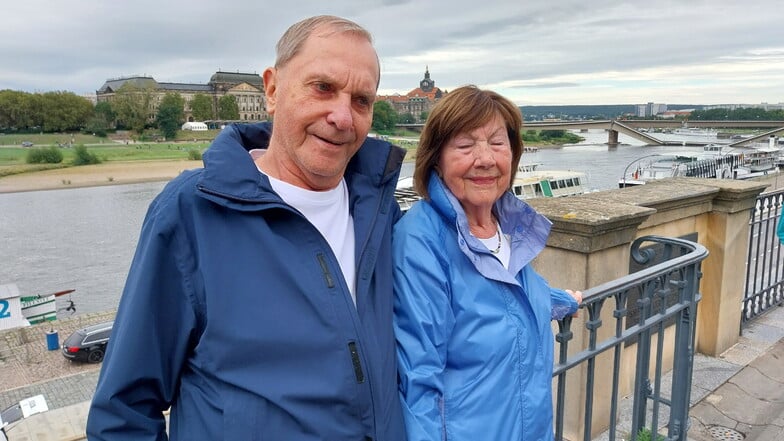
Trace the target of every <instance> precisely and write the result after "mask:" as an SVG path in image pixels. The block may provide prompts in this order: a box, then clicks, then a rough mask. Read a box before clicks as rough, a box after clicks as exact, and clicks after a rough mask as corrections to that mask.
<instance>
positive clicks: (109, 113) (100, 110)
mask: <svg viewBox="0 0 784 441" xmlns="http://www.w3.org/2000/svg"><path fill="white" fill-rule="evenodd" d="M93 114H94V115H95V116H100V117H101V118H103V120H104V121H107V122H108V123H109V124H113V123H114V120H115V119H116V118H117V114H116V113H115V112H114V109H113V108H112V103H110V102H109V101H101V102H100V103H98V104H96V105H95V108H93Z"/></svg>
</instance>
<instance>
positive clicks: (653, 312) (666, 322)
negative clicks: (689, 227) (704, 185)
mask: <svg viewBox="0 0 784 441" xmlns="http://www.w3.org/2000/svg"><path fill="white" fill-rule="evenodd" d="M643 244H649V246H646V247H644V248H642V245H643ZM707 256H708V250H707V249H706V248H705V247H703V246H702V245H700V244H697V243H694V242H690V241H687V240H683V239H674V238H665V237H659V236H645V237H641V238H639V239H637V240H635V241H634V242H633V243H632V245H631V257H632V258H633V259H634V261H635V262H637V263H639V264H641V265H650V266H647V267H645V268H644V269H642V270H640V271H637V272H635V273H632V274H629V275H627V276H624V277H621V278H619V279H616V280H613V281H611V282H608V283H605V284H602V285H599V286H597V287H594V288H591V289H588V290H586V291H584V293H583V295H584V300H583V304H582V306H581V311H580V314H581V315H584V322H585V324H584V329H580V330H576V331H578V332H584V333H585V334H584V335H585V336H586V337H587V338H586V341H587V344H585V345H584V346H585V347H584V348H583V347H581V348H579V349H578V351H577V352H576V353H573V354H571V355H569V352H570V351H569V349H570V348H569V343H570V341H571V340H572V339H573V338H574V333H573V331H572V329H571V325H572V320H573V319H572V318H571V317H567V318H565V319H563V320H561V321H559V322H558V327H559V328H558V329H559V332H558V333H557V334H556V342H557V344H558V346H557V351H558V355H557V361H556V364H555V366H554V369H553V377H554V378H556V386H555V387H556V403H555V415H554V419H555V421H554V423H555V439H556V440H562V439H564V438H563V437H564V424H565V409H566V404H567V402H566V400H567V394H566V391H567V373H568V372H570V371H572V372H575V371H577V370H578V369H579V370H580V373H581V374H582V375H579V376H577V377H578V378H585V383H584V384H574V385H571V388H570V391H571V390H572V389H581V388H584V389H583V390H584V402H583V403H580V404H581V406H582V407H583V409H584V410H582V412H584V414H583V417H584V421H583V423H582V424H583V427H582V432H583V439H584V440H586V441H587V440H590V439H591V434H592V424H593V422H592V419H593V410H594V406H596V405H597V403H596V402H595V400H594V395H595V392H596V391H595V390H594V388H595V378H596V377H597V375H596V374H597V373H596V369H597V366H596V363H597V357H599V356H600V355H601V354H603V353H607V357H609V356H610V354H611V355H612V363H613V369H612V383H611V389H612V392H611V398H610V400H611V402H610V403H609V406H610V412H609V418H610V420H609V428H608V436H609V439H610V441H613V440H615V439H616V436H617V432H618V423H619V421H618V414H619V401H620V399H621V398H623V397H620V396H619V395H620V393H621V392H620V386H621V385H620V380H621V370H622V365H621V359H622V358H621V356H622V352H623V351H624V350H630V349H631V348H633V347H632V346H629V347H627V348H626V349H624V348H625V346H626V344H627V343H628V342H630V341H636V350H637V355H636V363H635V366H634V372H633V373H630V374H629V375H633V390H632V396H631V399H632V408H631V421H630V422H627V423H630V429H629V433H626V434H624V437H626V436H628V437H630V438H631V439H632V440H636V439H637V438H638V436H639V435H640V434H641V433H643V432H649V434H650V435H651V436H650V438H649V439H654V440H657V439H666V440H671V441H675V440H679V441H684V440H686V439H687V438H686V432H687V431H688V412H689V399H690V396H691V375H692V365H693V361H694V339H695V325H696V320H697V302H698V301H699V299H700V295H699V293H698V289H699V279H700V277H701V276H702V274H701V272H700V264H701V262H702V260H704V259H705V258H706V257H707ZM655 262H659V263H655ZM654 263H655V264H654ZM635 299H636V300H635ZM606 304H607V305H608V306H609V307H612V308H614V309H613V310H612V318H613V321H614V323H613V325H614V330H612V331H609V330H608V331H607V332H604V334H608V333H609V334H612V335H611V336H610V337H609V338H605V339H602V340H600V338H599V330H600V329H601V327H602V325H603V323H602V316H601V311H602V308H603V307H605V305H606ZM632 308H639V315H638V316H639V318H638V319H636V323H634V324H630V323H626V322H627V320H629V318H628V315H629V311H630V309H632ZM668 326H674V327H675V329H674V333H672V332H669V330H668V332H667V335H669V336H672V335H674V338H672V337H671V338H670V340H672V341H668V342H667V343H666V345H667V349H669V348H672V349H673V351H674V354H673V357H674V358H673V365H672V371H671V377H672V384H671V387H670V388H669V390H663V389H666V388H664V387H663V386H662V377H663V372H664V371H665V370H666V369H667V367H666V366H664V363H663V353H664V350H665V339H666V337H665V328H667V327H668ZM652 348H655V359H654V360H653V362H654V365H653V371H651V362H652V360H651V356H652V354H651V352H652ZM572 352H575V351H574V349H573V350H572ZM649 372H653V379H651V378H649V377H650V376H649ZM570 402H571V399H570ZM649 403H652V407H651V408H650V410H649V408H648V406H649ZM662 404H664V405H666V406H668V407H669V421H668V422H667V424H666V432H667V435H666V438H664V437H662V436H661V435H659V433H658V431H659V428H660V427H662V426H660V422H661V421H662V420H663V419H664V418H663V417H662V416H661V415H660V413H661V414H662V415H663V414H664V413H665V412H663V410H662V409H660V407H661V405H662ZM660 411H661V412H660ZM649 418H650V420H649ZM660 418H661V420H660ZM602 424H605V423H602ZM627 439H628V438H627Z"/></svg>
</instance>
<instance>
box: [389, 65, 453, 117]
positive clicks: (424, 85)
mask: <svg viewBox="0 0 784 441" xmlns="http://www.w3.org/2000/svg"><path fill="white" fill-rule="evenodd" d="M446 93H447V92H446V91H442V90H441V89H439V88H438V87H436V82H435V81H433V79H431V78H430V69H429V68H428V67H427V66H425V76H424V78H422V80H420V81H419V87H417V88H416V89H412V90H411V91H410V92H408V93H407V94H405V95H400V94H394V95H379V96H377V97H376V101H386V102H388V103H389V104H391V105H392V107H393V108H394V109H395V112H397V114H398V115H399V116H400V117H401V118H405V117H406V116H408V115H410V116H409V118H411V119H413V121H412V122H415V123H421V122H424V120H425V119H427V114H429V113H430V109H432V108H433V106H434V105H435V104H436V103H437V102H438V100H440V99H441V97H442V96H444V95H445V94H446Z"/></svg>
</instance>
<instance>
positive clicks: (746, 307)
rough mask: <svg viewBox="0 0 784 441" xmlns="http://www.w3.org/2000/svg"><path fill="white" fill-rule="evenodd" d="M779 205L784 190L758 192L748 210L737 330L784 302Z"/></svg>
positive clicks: (783, 269)
mask: <svg viewBox="0 0 784 441" xmlns="http://www.w3.org/2000/svg"><path fill="white" fill-rule="evenodd" d="M782 204H784V190H780V191H776V192H772V193H764V194H761V195H760V196H759V197H757V203H756V204H755V205H754V207H753V208H752V209H751V215H750V219H749V251H748V257H747V258H746V285H745V290H744V295H743V305H742V308H743V314H741V330H742V329H743V325H745V324H746V323H747V322H748V321H749V320H752V319H753V318H755V317H757V316H759V315H761V314H763V313H764V312H765V311H767V310H768V309H770V308H772V307H774V306H777V305H781V304H784V258H782V253H783V252H784V251H783V250H782V246H781V241H780V240H779V238H778V236H777V235H776V227H777V226H778V221H779V219H780V218H781V207H782Z"/></svg>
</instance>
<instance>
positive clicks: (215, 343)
mask: <svg viewBox="0 0 784 441" xmlns="http://www.w3.org/2000/svg"><path fill="white" fill-rule="evenodd" d="M263 77H264V84H265V89H266V97H267V103H268V104H267V110H268V111H269V113H270V114H272V115H273V116H274V122H273V123H272V125H269V124H267V123H262V124H256V125H237V126H230V127H228V128H226V129H225V130H223V132H222V133H221V134H220V135H219V136H218V137H217V138H216V139H215V141H214V142H213V144H212V146H211V147H210V148H209V150H208V151H207V152H206V153H205V155H204V168H203V169H200V170H194V171H189V172H186V173H183V174H182V175H181V176H179V177H178V178H176V179H175V180H173V181H172V182H171V183H169V185H167V187H166V188H165V189H164V190H163V192H162V193H161V194H160V195H159V196H158V197H157V198H156V199H155V201H154V202H153V203H152V204H151V206H150V209H149V211H148V214H147V217H146V219H145V222H144V226H143V228H142V233H141V238H140V240H139V244H138V248H137V251H136V255H135V257H134V260H133V263H132V266H131V270H130V274H129V276H128V281H127V284H126V287H125V290H124V292H123V296H122V300H121V301H120V306H119V309H118V313H117V319H116V321H115V325H114V331H113V334H112V337H111V340H110V343H109V348H108V353H107V354H106V359H105V361H104V365H103V370H102V372H101V377H100V380H99V382H98V388H97V390H96V393H95V397H94V399H93V403H92V407H91V409H90V415H89V419H88V424H87V433H88V436H89V438H90V439H91V440H93V439H96V440H99V439H100V440H162V439H166V430H165V419H164V414H163V412H164V411H165V410H166V409H168V408H170V407H171V416H170V430H169V436H170V438H171V439H172V440H188V441H193V440H196V441H198V440H218V439H226V440H252V439H264V440H335V441H337V440H341V441H342V440H402V439H404V428H403V423H402V416H401V410H400V404H399V400H398V396H397V386H396V380H397V376H396V367H395V339H394V336H393V334H392V281H391V271H392V261H391V251H390V247H391V238H390V235H391V230H392V224H393V222H394V221H395V220H396V219H397V218H398V217H399V216H400V211H399V208H398V207H397V205H396V202H395V200H394V197H393V193H394V189H395V185H396V182H397V177H398V173H399V168H400V164H401V162H402V158H403V151H402V150H401V149H399V148H397V147H393V146H390V145H389V144H387V143H385V142H381V141H376V140H372V139H367V140H366V136H367V133H368V131H369V129H370V124H371V120H372V116H373V101H374V99H375V95H376V90H377V87H378V81H379V63H378V58H377V55H376V52H375V50H374V48H373V45H372V40H371V36H370V34H369V33H368V32H367V31H366V30H365V29H363V28H362V27H360V26H359V25H357V24H356V23H353V22H351V21H348V20H345V19H342V18H338V17H331V16H319V17H313V18H310V19H306V20H303V21H302V22H299V23H297V24H295V25H293V26H292V27H291V28H289V29H288V30H287V31H286V33H285V34H284V35H283V37H282V38H281V40H280V41H279V42H278V45H277V59H276V62H275V66H274V67H271V68H268V69H266V70H265V71H264V74H263Z"/></svg>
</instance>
